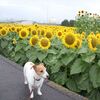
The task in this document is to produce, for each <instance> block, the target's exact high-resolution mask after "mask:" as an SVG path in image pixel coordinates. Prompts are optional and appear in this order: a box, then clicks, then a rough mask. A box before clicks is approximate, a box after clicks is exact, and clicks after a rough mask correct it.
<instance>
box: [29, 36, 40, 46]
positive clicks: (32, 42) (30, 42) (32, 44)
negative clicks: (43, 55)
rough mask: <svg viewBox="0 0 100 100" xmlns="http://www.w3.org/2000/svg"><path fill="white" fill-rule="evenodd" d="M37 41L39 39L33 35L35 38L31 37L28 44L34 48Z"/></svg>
mask: <svg viewBox="0 0 100 100" xmlns="http://www.w3.org/2000/svg"><path fill="white" fill-rule="evenodd" d="M38 40H39V37H38V36H37V35H35V36H33V37H31V38H30V40H29V44H30V45H31V46H34V45H36V44H37V43H38Z"/></svg>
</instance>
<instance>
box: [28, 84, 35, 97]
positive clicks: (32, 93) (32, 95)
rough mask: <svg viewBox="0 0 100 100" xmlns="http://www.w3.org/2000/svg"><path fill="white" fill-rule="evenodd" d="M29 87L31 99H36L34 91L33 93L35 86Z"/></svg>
mask: <svg viewBox="0 0 100 100" xmlns="http://www.w3.org/2000/svg"><path fill="white" fill-rule="evenodd" d="M28 86H29V90H30V98H31V99H32V98H34V91H33V86H32V85H30V84H29V85H28Z"/></svg>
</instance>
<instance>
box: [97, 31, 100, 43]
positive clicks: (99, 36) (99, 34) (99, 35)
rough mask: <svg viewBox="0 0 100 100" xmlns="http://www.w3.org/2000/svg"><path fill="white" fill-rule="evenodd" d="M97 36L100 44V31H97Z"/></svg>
mask: <svg viewBox="0 0 100 100" xmlns="http://www.w3.org/2000/svg"><path fill="white" fill-rule="evenodd" d="M96 38H97V40H98V44H100V33H97V34H96Z"/></svg>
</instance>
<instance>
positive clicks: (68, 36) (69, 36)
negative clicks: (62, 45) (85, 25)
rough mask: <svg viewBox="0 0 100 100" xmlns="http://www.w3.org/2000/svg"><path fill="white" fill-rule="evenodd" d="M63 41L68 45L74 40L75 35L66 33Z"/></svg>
mask: <svg viewBox="0 0 100 100" xmlns="http://www.w3.org/2000/svg"><path fill="white" fill-rule="evenodd" d="M65 42H66V43H67V44H69V45H72V44H73V43H74V42H75V37H74V36H73V35H67V36H66V37H65Z"/></svg>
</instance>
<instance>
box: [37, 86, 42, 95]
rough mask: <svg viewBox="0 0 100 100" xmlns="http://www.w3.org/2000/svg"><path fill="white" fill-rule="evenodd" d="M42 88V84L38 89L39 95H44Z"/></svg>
mask: <svg viewBox="0 0 100 100" xmlns="http://www.w3.org/2000/svg"><path fill="white" fill-rule="evenodd" d="M41 87H42V84H41V85H40V86H39V87H38V88H37V94H38V95H42V92H41Z"/></svg>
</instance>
